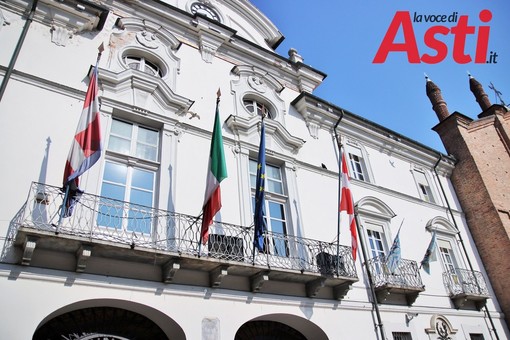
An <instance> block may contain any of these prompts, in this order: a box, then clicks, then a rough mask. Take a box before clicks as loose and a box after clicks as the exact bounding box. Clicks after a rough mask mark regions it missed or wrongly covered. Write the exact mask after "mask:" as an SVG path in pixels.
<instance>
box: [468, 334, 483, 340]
mask: <svg viewBox="0 0 510 340" xmlns="http://www.w3.org/2000/svg"><path fill="white" fill-rule="evenodd" d="M469 339H470V340H484V337H483V334H480V333H470V334H469Z"/></svg>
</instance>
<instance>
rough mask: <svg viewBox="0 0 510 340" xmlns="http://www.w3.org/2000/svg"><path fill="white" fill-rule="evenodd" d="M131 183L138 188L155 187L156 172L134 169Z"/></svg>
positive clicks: (147, 188) (148, 188)
mask: <svg viewBox="0 0 510 340" xmlns="http://www.w3.org/2000/svg"><path fill="white" fill-rule="evenodd" d="M131 185H132V186H133V187H136V188H140V189H145V190H149V191H151V192H152V190H153V188H154V172H151V171H145V170H140V169H133V178H132V180H131Z"/></svg>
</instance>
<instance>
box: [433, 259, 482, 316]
mask: <svg viewBox="0 0 510 340" xmlns="http://www.w3.org/2000/svg"><path fill="white" fill-rule="evenodd" d="M443 282H444V285H445V287H446V289H447V291H448V293H449V295H450V298H451V299H452V301H453V303H454V304H455V307H456V308H461V307H463V306H464V305H465V303H466V302H467V301H472V302H473V303H474V304H475V306H476V308H477V309H478V310H480V309H481V308H482V307H483V306H484V305H485V302H486V300H487V299H488V298H489V290H488V288H487V283H486V282H485V279H484V277H483V275H482V273H481V272H478V271H474V270H468V269H460V268H455V269H454V270H452V271H447V272H444V273H443Z"/></svg>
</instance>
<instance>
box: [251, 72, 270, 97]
mask: <svg viewBox="0 0 510 340" xmlns="http://www.w3.org/2000/svg"><path fill="white" fill-rule="evenodd" d="M248 84H249V85H250V87H251V88H252V89H254V90H255V91H257V92H260V93H264V92H266V89H267V85H266V84H265V83H264V80H262V78H260V77H258V76H255V75H254V76H250V77H248Z"/></svg>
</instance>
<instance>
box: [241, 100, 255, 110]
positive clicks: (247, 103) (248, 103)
mask: <svg viewBox="0 0 510 340" xmlns="http://www.w3.org/2000/svg"><path fill="white" fill-rule="evenodd" d="M243 103H244V107H245V108H246V109H247V110H248V111H249V112H251V113H254V112H255V109H254V103H253V100H247V99H245V100H243Z"/></svg>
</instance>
